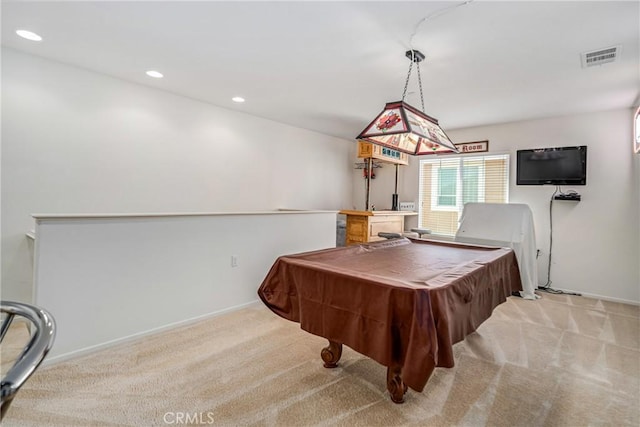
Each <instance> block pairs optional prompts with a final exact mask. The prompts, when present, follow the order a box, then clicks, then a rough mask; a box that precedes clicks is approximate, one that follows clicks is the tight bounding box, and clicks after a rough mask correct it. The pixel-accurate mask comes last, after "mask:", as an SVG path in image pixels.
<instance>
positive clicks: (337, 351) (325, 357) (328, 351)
mask: <svg viewBox="0 0 640 427" xmlns="http://www.w3.org/2000/svg"><path fill="white" fill-rule="evenodd" d="M320 356H321V357H322V361H323V362H324V367H325V368H335V367H336V366H338V360H340V357H341V356H342V344H340V343H337V342H334V341H331V340H329V346H328V347H325V348H323V349H322V352H320Z"/></svg>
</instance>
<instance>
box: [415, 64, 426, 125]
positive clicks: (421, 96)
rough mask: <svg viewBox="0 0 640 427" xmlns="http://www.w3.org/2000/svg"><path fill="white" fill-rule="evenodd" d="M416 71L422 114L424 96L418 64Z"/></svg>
mask: <svg viewBox="0 0 640 427" xmlns="http://www.w3.org/2000/svg"><path fill="white" fill-rule="evenodd" d="M416 68H417V69H418V84H419V86H420V102H421V103H422V112H423V113H424V95H423V94H422V79H421V78H420V63H419V62H418V65H417V67H416Z"/></svg>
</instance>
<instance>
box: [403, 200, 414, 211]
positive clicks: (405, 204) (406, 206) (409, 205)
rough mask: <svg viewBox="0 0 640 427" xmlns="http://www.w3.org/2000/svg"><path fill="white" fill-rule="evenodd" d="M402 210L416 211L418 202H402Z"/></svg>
mask: <svg viewBox="0 0 640 427" xmlns="http://www.w3.org/2000/svg"><path fill="white" fill-rule="evenodd" d="M400 210H401V211H415V210H416V204H415V203H414V202H400Z"/></svg>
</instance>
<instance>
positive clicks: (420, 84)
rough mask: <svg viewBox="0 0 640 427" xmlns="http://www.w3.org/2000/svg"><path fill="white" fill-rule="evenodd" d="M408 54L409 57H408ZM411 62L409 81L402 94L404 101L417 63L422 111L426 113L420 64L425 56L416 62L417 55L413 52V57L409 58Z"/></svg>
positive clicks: (405, 84)
mask: <svg viewBox="0 0 640 427" xmlns="http://www.w3.org/2000/svg"><path fill="white" fill-rule="evenodd" d="M408 53H409V52H407V56H408ZM409 59H410V60H411V63H410V64H409V72H408V73H407V80H406V81H405V82H404V91H403V92H402V101H404V98H405V97H406V96H407V88H408V87H409V79H410V78H411V70H412V69H413V63H414V62H417V63H418V65H416V68H417V70H418V85H419V86H420V103H421V104H422V111H423V112H424V95H423V94H422V78H421V77H420V62H421V61H422V59H424V56H422V57H419V58H418V59H417V60H416V53H415V51H413V50H412V51H411V57H410V58H409Z"/></svg>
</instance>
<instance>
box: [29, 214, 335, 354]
mask: <svg viewBox="0 0 640 427" xmlns="http://www.w3.org/2000/svg"><path fill="white" fill-rule="evenodd" d="M335 229H336V212H335V211H333V212H331V211H323V212H318V211H303V212H264V213H257V212H256V213H250V214H208V215H180V216H175V215H168V216H167V215H165V216H142V217H140V216H115V217H58V216H53V217H51V216H48V217H39V218H38V220H37V228H36V233H37V236H38V237H37V240H36V256H35V258H36V260H35V302H36V304H37V305H39V306H41V307H45V308H47V309H48V310H49V311H50V312H51V313H52V314H53V316H54V318H55V320H56V326H57V334H56V342H55V345H54V346H53V349H52V350H51V354H50V356H48V360H49V361H50V362H51V361H53V360H54V359H55V358H57V357H58V356H60V357H66V356H70V355H72V354H77V353H78V352H84V351H86V350H93V349H96V348H99V347H102V346H104V345H106V344H109V343H113V342H117V341H121V340H123V339H127V338H130V337H134V336H140V335H142V334H146V333H149V332H152V331H157V330H159V329H164V328H167V327H170V326H174V325H176V324H180V323H183V322H185V321H189V320H193V319H198V318H201V317H203V316H209V315H211V314H213V313H220V312H223V311H227V310H230V309H233V308H238V307H241V306H243V305H246V304H248V303H251V302H255V301H257V300H258V296H257V294H256V290H257V289H258V286H259V285H260V283H261V282H262V280H264V278H265V276H266V275H267V272H268V271H269V268H270V267H271V265H272V264H273V263H274V261H275V260H276V258H277V257H278V256H280V255H285V254H292V253H299V252H306V251H311V250H317V249H324V248H327V247H332V246H334V245H335ZM232 257H234V258H235V260H237V263H236V265H235V266H234V265H232ZM52 357H53V359H52Z"/></svg>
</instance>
